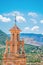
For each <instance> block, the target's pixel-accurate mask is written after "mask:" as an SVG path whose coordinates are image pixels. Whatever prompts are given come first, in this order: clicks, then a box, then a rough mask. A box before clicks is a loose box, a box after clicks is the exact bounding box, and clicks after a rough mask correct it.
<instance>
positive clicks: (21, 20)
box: [16, 16, 26, 22]
mask: <svg viewBox="0 0 43 65" xmlns="http://www.w3.org/2000/svg"><path fill="white" fill-rule="evenodd" d="M16 20H17V21H18V22H26V19H25V18H24V17H23V16H17V17H16Z"/></svg>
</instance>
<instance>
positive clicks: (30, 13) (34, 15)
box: [28, 12, 38, 17]
mask: <svg viewBox="0 0 43 65" xmlns="http://www.w3.org/2000/svg"><path fill="white" fill-rule="evenodd" d="M28 16H32V17H37V16H38V14H37V13H35V12H29V13H28Z"/></svg>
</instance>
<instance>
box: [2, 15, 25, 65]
mask: <svg viewBox="0 0 43 65" xmlns="http://www.w3.org/2000/svg"><path fill="white" fill-rule="evenodd" d="M10 32H11V38H10V40H6V49H5V53H4V55H3V65H26V54H25V51H24V40H22V41H21V40H20V37H19V34H20V32H21V30H20V29H19V28H18V26H17V25H16V16H15V25H14V26H13V28H11V29H10Z"/></svg>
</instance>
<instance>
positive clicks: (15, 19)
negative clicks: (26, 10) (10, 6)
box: [15, 14, 16, 25]
mask: <svg viewBox="0 0 43 65" xmlns="http://www.w3.org/2000/svg"><path fill="white" fill-rule="evenodd" d="M15 25H16V14H15Z"/></svg>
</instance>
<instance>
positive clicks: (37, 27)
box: [31, 26, 39, 31]
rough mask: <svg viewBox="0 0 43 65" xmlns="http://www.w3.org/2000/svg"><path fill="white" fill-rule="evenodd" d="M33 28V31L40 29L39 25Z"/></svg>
mask: <svg viewBox="0 0 43 65" xmlns="http://www.w3.org/2000/svg"><path fill="white" fill-rule="evenodd" d="M31 30H32V31H38V30H39V26H34V27H32V29H31Z"/></svg>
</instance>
